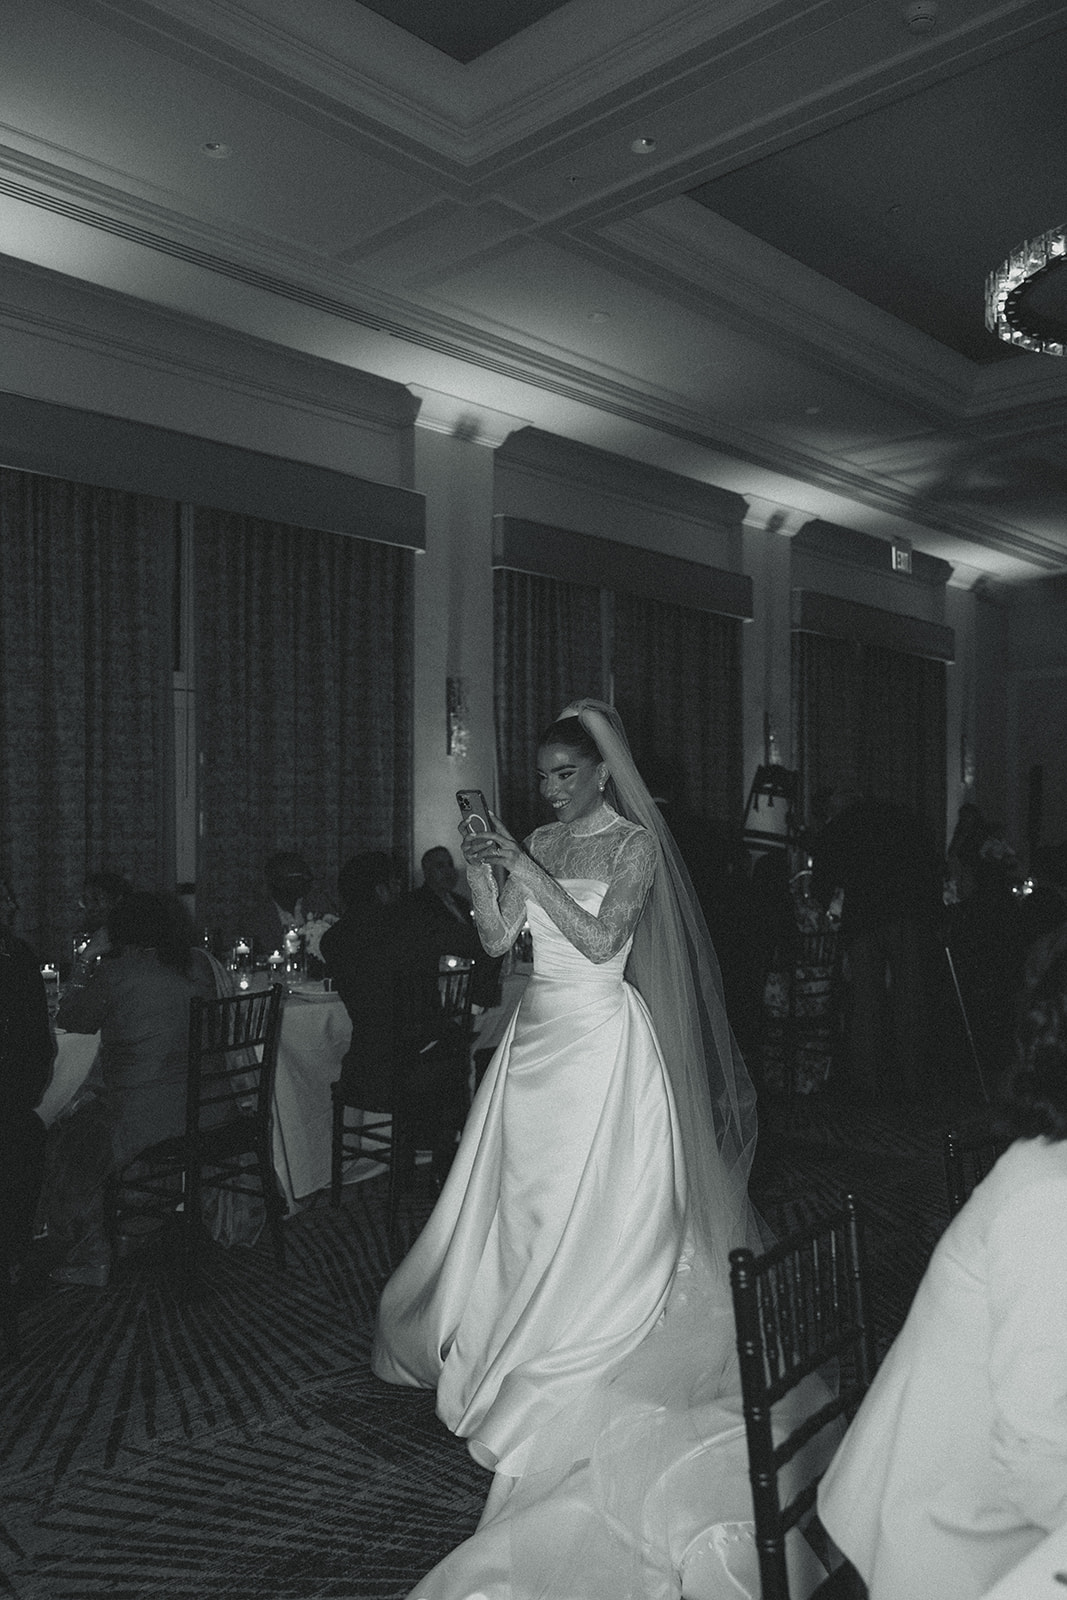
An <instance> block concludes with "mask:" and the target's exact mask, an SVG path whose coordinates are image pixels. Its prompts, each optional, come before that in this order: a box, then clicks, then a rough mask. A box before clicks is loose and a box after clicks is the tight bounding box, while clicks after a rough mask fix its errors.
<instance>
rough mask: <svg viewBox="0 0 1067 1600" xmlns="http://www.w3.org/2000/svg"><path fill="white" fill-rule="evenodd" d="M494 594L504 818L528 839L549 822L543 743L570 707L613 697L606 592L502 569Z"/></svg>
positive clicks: (501, 790)
mask: <svg viewBox="0 0 1067 1600" xmlns="http://www.w3.org/2000/svg"><path fill="white" fill-rule="evenodd" d="M493 592H494V612H495V616H494V653H495V671H494V686H495V700H494V704H495V716H496V740H497V777H498V787H499V804H500V814H501V816H502V817H503V819H504V821H505V822H506V823H507V825H508V827H509V828H510V829H511V831H512V832H513V833H514V834H515V835H516V836H517V837H518V838H520V839H521V838H524V837H525V835H526V834H527V833H529V832H530V830H531V829H532V828H534V827H536V825H537V824H538V823H539V822H543V821H544V820H545V818H544V815H543V814H542V811H541V808H540V807H539V806H538V803H537V739H538V735H539V734H540V733H541V732H542V731H543V730H544V729H545V728H546V727H547V726H548V724H549V723H550V722H551V721H552V720H553V718H554V717H557V716H558V715H559V713H560V711H561V710H562V708H563V707H564V706H565V705H566V704H567V703H568V701H570V700H573V699H575V698H577V697H578V696H580V695H594V696H602V695H604V694H605V693H606V690H607V685H606V684H605V682H604V661H605V647H604V646H605V641H604V628H603V611H602V605H601V590H600V589H598V588H594V587H592V586H590V585H588V584H580V583H565V582H563V581H562V580H560V579H557V578H543V577H537V576H535V575H533V574H532V573H528V572H512V571H510V570H508V569H504V568H501V569H498V570H497V571H496V572H495V573H494V591H493Z"/></svg>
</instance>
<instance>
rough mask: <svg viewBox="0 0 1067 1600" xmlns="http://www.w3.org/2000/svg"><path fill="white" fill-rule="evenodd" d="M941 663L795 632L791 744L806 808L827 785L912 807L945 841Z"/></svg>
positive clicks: (943, 728)
mask: <svg viewBox="0 0 1067 1600" xmlns="http://www.w3.org/2000/svg"><path fill="white" fill-rule="evenodd" d="M945 716H946V712H945V664H944V662H943V661H939V660H934V659H929V658H927V657H925V656H916V655H910V654H907V653H905V652H904V651H900V650H888V649H885V648H884V647H882V646H877V645H871V644H861V643H859V642H857V641H854V640H850V639H838V638H830V637H827V636H825V635H822V634H817V633H806V632H800V631H797V632H795V633H794V634H793V717H794V750H795V751H796V755H797V765H798V769H799V771H800V778H801V794H802V796H803V797H804V802H805V808H806V809H807V807H808V806H809V805H810V800H811V796H812V795H813V794H815V793H816V792H817V791H818V790H820V789H823V788H830V787H832V788H837V789H841V790H844V791H846V792H851V793H855V794H869V795H873V796H875V797H876V798H877V799H880V800H891V801H894V802H895V803H896V804H898V805H903V806H907V807H908V809H909V810H911V811H914V812H915V813H916V815H918V816H920V817H922V818H923V819H924V820H925V822H926V823H927V825H928V826H929V827H930V828H931V829H932V830H933V831H934V834H935V837H938V838H940V837H941V835H942V831H943V828H944V818H945V761H944V750H945Z"/></svg>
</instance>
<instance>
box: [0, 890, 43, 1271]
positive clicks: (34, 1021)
mask: <svg viewBox="0 0 1067 1600" xmlns="http://www.w3.org/2000/svg"><path fill="white" fill-rule="evenodd" d="M3 887H4V886H2V885H0V889H2V888H3ZM0 898H2V895H0ZM54 1055H55V1040H54V1039H53V1037H52V1030H51V1028H50V1026H49V1023H48V1003H47V1000H46V998H45V988H44V980H43V979H42V977H41V968H40V965H39V963H38V960H37V957H36V955H35V954H34V952H33V951H32V950H31V949H30V947H29V945H28V944H26V943H25V942H24V941H23V940H22V939H20V938H18V937H17V936H16V935H15V934H14V933H13V932H12V931H11V930H10V928H7V927H4V926H3V925H2V923H0V1272H5V1273H10V1272H11V1271H12V1270H13V1269H15V1268H16V1267H17V1264H18V1261H19V1259H20V1257H21V1256H22V1255H23V1253H24V1252H25V1250H26V1248H27V1247H28V1245H29V1243H30V1235H31V1231H32V1227H33V1218H34V1214H35V1212H36V1210H37V1200H38V1197H39V1195H40V1192H41V1179H42V1176H43V1174H44V1140H45V1130H44V1123H43V1122H42V1121H41V1120H40V1118H39V1117H37V1116H36V1115H35V1114H34V1107H35V1106H36V1105H37V1104H38V1103H39V1101H40V1099H41V1096H42V1095H43V1094H44V1091H45V1089H46V1087H47V1085H48V1078H49V1074H50V1072H51V1068H52V1058H53V1056H54Z"/></svg>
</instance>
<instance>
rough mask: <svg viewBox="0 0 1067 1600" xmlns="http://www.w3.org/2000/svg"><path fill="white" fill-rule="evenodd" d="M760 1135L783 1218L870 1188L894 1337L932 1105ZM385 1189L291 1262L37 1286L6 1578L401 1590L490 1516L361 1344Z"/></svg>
mask: <svg viewBox="0 0 1067 1600" xmlns="http://www.w3.org/2000/svg"><path fill="white" fill-rule="evenodd" d="M941 1120H946V1119H941ZM947 1120H949V1121H951V1120H954V1119H953V1118H951V1117H949V1118H948V1119H947ZM761 1146H762V1148H761V1156H760V1160H759V1165H758V1167H757V1170H756V1173H755V1175H754V1182H753V1190H754V1196H755V1198H756V1200H757V1203H758V1204H759V1207H760V1209H761V1212H762V1214H763V1216H764V1218H765V1220H766V1221H767V1222H768V1223H769V1225H770V1226H771V1227H772V1228H773V1229H774V1230H775V1231H776V1232H778V1233H785V1232H788V1231H789V1230H790V1229H791V1228H792V1227H795V1226H796V1225H797V1224H798V1223H800V1222H802V1221H804V1220H806V1218H807V1217H809V1216H811V1215H813V1214H816V1213H818V1212H819V1211H821V1210H825V1209H826V1208H827V1207H829V1206H831V1205H833V1204H834V1203H835V1202H836V1201H837V1200H838V1199H839V1198H840V1197H841V1196H842V1195H843V1194H844V1193H845V1192H846V1191H848V1190H852V1192H854V1193H855V1194H856V1195H857V1198H858V1200H859V1202H860V1204H861V1206H862V1208H863V1211H864V1215H865V1218H866V1221H867V1239H868V1253H869V1257H870V1266H871V1279H872V1285H873V1290H874V1307H873V1309H874V1315H875V1319H876V1329H877V1334H878V1343H879V1346H880V1348H881V1349H884V1347H885V1345H886V1344H887V1343H888V1341H889V1339H890V1338H892V1337H893V1335H894V1334H895V1333H896V1331H897V1328H898V1327H899V1325H900V1322H901V1321H902V1320H903V1316H904V1314H905V1312H906V1310H907V1306H908V1304H909V1303H910V1300H911V1296H912V1294H913V1293H914V1289H915V1286H916V1284H917V1283H918V1280H919V1278H920V1276H921V1274H922V1271H923V1269H924V1267H925V1265H926V1261H927V1259H928V1257H929V1253H930V1250H931V1249H932V1248H933V1245H934V1243H935V1242H936V1240H937V1238H938V1236H939V1234H940V1233H941V1231H942V1230H943V1228H944V1226H945V1223H946V1221H947V1210H946V1200H945V1187H944V1179H943V1175H942V1171H941V1156H940V1148H941V1147H940V1128H939V1124H935V1123H930V1122H924V1123H923V1124H922V1125H920V1126H916V1125H915V1118H914V1115H913V1116H911V1117H905V1116H902V1115H900V1114H895V1113H893V1112H891V1111H886V1112H884V1113H883V1112H878V1111H863V1112H858V1111H852V1110H849V1109H848V1108H846V1107H843V1106H835V1105H834V1104H833V1103H832V1102H829V1101H828V1100H825V1099H822V1098H819V1099H814V1098H813V1099H812V1100H810V1101H801V1102H798V1103H797V1104H795V1105H794V1106H791V1107H789V1108H787V1109H782V1110H779V1112H777V1113H776V1114H775V1115H774V1116H772V1117H771V1118H770V1120H769V1123H768V1126H767V1127H766V1128H765V1129H764V1132H763V1136H762V1141H761ZM383 1205H384V1193H383V1186H382V1185H381V1183H380V1182H379V1181H377V1180H375V1181H372V1182H370V1183H365V1184H361V1185H358V1186H355V1187H354V1188H353V1189H351V1190H349V1191H347V1192H346V1195H345V1204H344V1205H343V1206H342V1207H341V1208H340V1209H339V1210H337V1211H333V1210H331V1209H330V1208H329V1207H328V1206H326V1205H324V1204H321V1203H320V1204H318V1205H315V1206H313V1207H311V1208H309V1209H307V1210H305V1211H303V1212H302V1213H301V1214H300V1215H299V1216H297V1217H294V1218H293V1219H292V1220H291V1221H290V1222H288V1223H287V1225H286V1249H287V1267H286V1270H285V1271H284V1272H282V1271H279V1270H278V1269H277V1267H276V1265H275V1263H274V1259H273V1255H272V1252H271V1251H270V1248H269V1245H267V1244H265V1243H264V1244H263V1245H257V1246H255V1247H253V1248H251V1249H244V1248H235V1249H230V1250H222V1249H220V1248H218V1247H211V1248H209V1249H208V1250H206V1251H205V1254H204V1257H203V1267H202V1270H201V1273H200V1281H199V1283H198V1286H197V1288H196V1290H195V1291H194V1292H193V1293H192V1294H190V1295H188V1296H183V1295H182V1294H180V1293H179V1292H178V1291H177V1285H176V1274H175V1272H174V1271H173V1270H172V1267H171V1264H170V1261H169V1259H168V1256H167V1253H166V1251H165V1250H164V1249H162V1248H161V1249H157V1250H151V1249H149V1250H144V1251H142V1252H141V1254H140V1255H139V1256H137V1257H134V1258H132V1259H131V1260H129V1261H127V1262H126V1263H124V1264H123V1266H122V1268H121V1269H120V1271H119V1273H118V1274H117V1275H116V1277H117V1281H116V1282H115V1283H114V1284H113V1286H112V1287H111V1288H110V1289H109V1290H107V1291H105V1292H100V1291H96V1290H91V1289H83V1288H73V1287H72V1288H64V1289H56V1288H49V1289H47V1290H43V1291H42V1292H40V1293H39V1294H36V1295H32V1296H31V1298H30V1301H29V1303H28V1304H27V1305H26V1306H25V1307H24V1309H23V1313H22V1319H21V1324H22V1337H23V1357H22V1360H21V1362H20V1363H19V1364H18V1365H17V1366H14V1365H11V1364H6V1365H0V1596H11V1597H13V1600H90V1597H92V1596H96V1595H108V1596H110V1597H111V1600H149V1597H151V1600H209V1597H210V1600H215V1597H217V1596H225V1597H227V1600H402V1597H403V1596H405V1595H407V1594H408V1593H409V1592H410V1590H411V1589H412V1588H413V1587H414V1585H415V1584H416V1583H417V1582H418V1580H419V1578H420V1577H421V1576H422V1575H423V1574H424V1573H425V1572H426V1571H427V1570H428V1569H429V1568H430V1567H431V1566H433V1565H434V1563H435V1562H436V1561H438V1560H439V1559H440V1558H441V1557H442V1556H443V1555H444V1554H445V1553H446V1552H447V1551H448V1550H450V1549H452V1548H453V1547H454V1546H455V1545H456V1544H457V1543H458V1542H459V1541H460V1539H462V1538H464V1537H465V1536H466V1535H467V1534H468V1533H470V1532H472V1531H473V1529H474V1527H475V1525H476V1523H477V1520H478V1517H479V1515H480V1513H481V1509H482V1506H483V1503H484V1500H485V1495H486V1492H487V1489H488V1486H489V1481H490V1480H489V1474H488V1473H487V1472H485V1471H484V1470H483V1469H482V1468H481V1467H479V1466H477V1465H476V1464H475V1463H474V1462H473V1461H472V1460H471V1458H470V1456H469V1454H468V1453H467V1450H466V1448H465V1447H464V1445H463V1444H462V1443H461V1442H460V1441H458V1440H456V1439H454V1438H453V1437H452V1436H451V1435H450V1434H449V1433H448V1432H447V1431H446V1430H445V1428H444V1427H443V1426H442V1424H441V1423H440V1422H439V1421H438V1420H437V1418H436V1416H435V1414H434V1405H433V1396H432V1395H431V1394H427V1393H423V1392H419V1391H412V1390H406V1389H398V1388H394V1387H392V1386H390V1385H386V1384H383V1383H380V1382H379V1381H378V1380H377V1379H375V1378H374V1377H373V1375H372V1374H371V1372H370V1368H369V1365H368V1357H369V1351H370V1340H371V1333H372V1329H373V1321H374V1308H375V1305H376V1302H377V1297H378V1293H379V1291H380V1288H381V1285H382V1283H383V1282H384V1280H385V1277H386V1276H387V1274H388V1271H389V1264H390V1255H389V1249H388V1244H387V1239H386V1232H385V1228H384V1218H383Z"/></svg>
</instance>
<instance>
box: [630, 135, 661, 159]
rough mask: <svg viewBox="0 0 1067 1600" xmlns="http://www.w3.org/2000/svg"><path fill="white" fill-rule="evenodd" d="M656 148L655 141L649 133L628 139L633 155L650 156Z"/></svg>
mask: <svg viewBox="0 0 1067 1600" xmlns="http://www.w3.org/2000/svg"><path fill="white" fill-rule="evenodd" d="M655 148H656V141H655V139H653V138H652V137H651V136H650V135H649V134H644V135H643V136H642V137H641V138H640V139H632V140H631V141H630V149H631V150H632V151H633V153H634V155H635V156H650V155H651V154H652V152H653V150H654V149H655Z"/></svg>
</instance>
